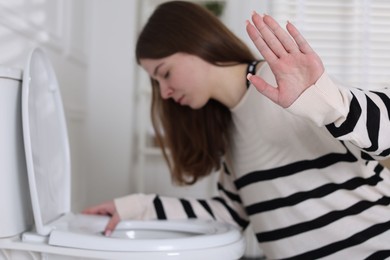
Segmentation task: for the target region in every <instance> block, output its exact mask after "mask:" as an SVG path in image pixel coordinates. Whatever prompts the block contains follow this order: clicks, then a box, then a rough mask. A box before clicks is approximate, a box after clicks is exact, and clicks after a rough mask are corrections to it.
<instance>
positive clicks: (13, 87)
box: [0, 66, 33, 238]
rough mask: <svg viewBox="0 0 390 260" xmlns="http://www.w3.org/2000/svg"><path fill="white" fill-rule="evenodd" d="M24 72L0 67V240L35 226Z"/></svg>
mask: <svg viewBox="0 0 390 260" xmlns="http://www.w3.org/2000/svg"><path fill="white" fill-rule="evenodd" d="M21 88H22V70H18V69H11V68H6V67H1V66H0V209H1V213H0V238H3V237H9V236H14V235H17V234H19V233H21V232H23V231H25V230H27V229H29V228H30V227H31V226H32V224H33V217H32V210H31V200H30V195H29V187H28V180H27V178H28V177H27V170H26V160H25V154H24V145H23V132H22V116H21Z"/></svg>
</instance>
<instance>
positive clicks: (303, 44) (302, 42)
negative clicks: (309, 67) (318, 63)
mask: <svg viewBox="0 0 390 260" xmlns="http://www.w3.org/2000/svg"><path fill="white" fill-rule="evenodd" d="M286 28H287V31H288V32H289V34H290V35H291V36H292V37H293V39H294V41H295V42H296V44H297V45H298V47H299V50H300V51H301V52H302V53H306V54H307V53H310V52H314V50H313V49H312V48H311V47H310V45H309V43H308V42H307V41H306V39H305V38H304V37H303V36H302V34H301V33H300V32H299V31H298V29H297V28H296V27H295V26H294V25H293V24H292V23H290V22H288V23H287V26H286Z"/></svg>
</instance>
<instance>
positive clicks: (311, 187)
mask: <svg viewBox="0 0 390 260" xmlns="http://www.w3.org/2000/svg"><path fill="white" fill-rule="evenodd" d="M257 74H258V75H260V76H261V77H263V78H264V79H265V80H266V81H268V82H269V83H270V84H272V85H276V83H275V79H274V76H273V74H272V72H271V70H270V69H269V67H268V65H266V64H265V65H263V66H262V67H261V68H260V69H259V71H258V72H257ZM389 96H390V91H389V90H387V89H384V90H381V91H362V90H358V89H348V88H344V87H342V86H338V85H336V84H335V83H334V82H333V81H332V80H331V79H330V78H329V77H328V76H327V74H326V73H325V74H323V75H322V76H321V78H320V79H319V80H318V81H317V82H316V84H314V85H313V86H311V87H310V88H308V89H307V90H306V91H305V92H304V93H302V95H301V96H300V97H299V98H298V100H297V101H295V102H294V104H293V105H292V106H290V107H289V108H288V109H283V108H281V107H279V106H278V105H276V104H274V103H273V102H272V101H270V100H268V99H267V98H266V97H264V96H263V95H261V94H260V93H258V92H257V90H256V89H255V88H254V87H253V86H250V88H249V89H248V91H247V93H246V94H245V95H244V97H243V98H242V99H241V101H240V102H239V104H237V105H236V106H235V107H234V108H232V109H231V112H232V116H233V130H232V142H231V147H230V148H231V149H230V150H229V152H228V153H227V154H226V156H225V161H224V164H223V165H224V167H223V170H222V171H221V173H220V178H219V182H218V190H219V194H220V195H219V196H218V197H215V198H211V199H205V200H199V199H194V198H185V199H184V198H170V197H163V196H158V195H156V194H133V195H130V196H126V197H123V198H118V199H116V200H115V204H116V207H117V210H118V213H119V215H120V216H121V218H122V219H178V218H204V219H216V220H219V221H223V222H229V223H232V224H234V225H238V226H240V227H241V228H243V229H244V228H246V227H247V225H248V224H249V222H250V223H251V225H252V227H253V229H254V231H255V235H256V237H257V240H258V242H259V246H260V247H261V248H262V251H263V252H264V254H265V255H266V256H267V258H270V259H319V258H324V259H365V258H367V259H383V258H386V257H388V256H390V242H389V241H390V207H389V204H390V174H389V171H388V170H387V169H386V168H384V167H383V166H381V164H379V163H378V161H377V160H378V159H383V158H385V157H387V156H389V154H390V134H388V133H387V132H390V112H389V111H390V99H389Z"/></svg>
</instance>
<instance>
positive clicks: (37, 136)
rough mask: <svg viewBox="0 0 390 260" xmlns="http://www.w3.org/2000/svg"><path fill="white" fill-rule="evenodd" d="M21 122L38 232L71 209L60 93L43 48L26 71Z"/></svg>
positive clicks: (45, 230) (33, 55)
mask: <svg viewBox="0 0 390 260" xmlns="http://www.w3.org/2000/svg"><path fill="white" fill-rule="evenodd" d="M22 123H23V138H24V145H25V153H26V163H27V172H28V181H29V186H30V194H31V201H32V208H33V214H34V220H35V227H36V231H37V233H38V234H40V235H48V234H49V233H50V231H51V230H52V228H51V227H50V226H49V225H48V224H49V223H50V222H51V221H53V220H54V219H57V218H58V217H59V216H61V215H63V214H64V213H67V212H69V211H70V154H69V143H68V135H67V130H66V123H65V116H64V111H63V106H62V101H61V94H60V89H59V85H58V81H57V78H56V75H55V73H54V70H53V67H52V65H51V63H50V61H49V59H48V58H47V56H46V54H45V53H44V51H43V50H42V49H40V48H36V49H34V50H32V51H31V53H30V55H29V56H28V60H27V63H26V66H25V69H24V73H23V86H22Z"/></svg>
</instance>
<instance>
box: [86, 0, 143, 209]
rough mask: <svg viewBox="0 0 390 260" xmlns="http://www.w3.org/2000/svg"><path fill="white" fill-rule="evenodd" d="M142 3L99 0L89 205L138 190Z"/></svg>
mask: <svg viewBox="0 0 390 260" xmlns="http://www.w3.org/2000/svg"><path fill="white" fill-rule="evenodd" d="M137 3H138V1H126V0H112V1H106V0H94V1H93V3H92V4H91V8H92V9H91V12H92V17H93V18H92V25H93V26H92V31H91V39H92V41H91V43H90V48H91V49H90V52H91V58H90V60H89V86H88V90H87V96H88V99H87V110H88V112H87V121H86V124H87V125H86V136H85V138H86V142H87V144H88V145H87V147H86V154H85V157H83V158H85V159H86V162H85V166H86V173H87V178H88V188H87V190H86V195H87V198H86V200H87V202H88V203H87V204H88V205H91V204H95V203H100V202H102V201H105V200H110V199H113V198H115V197H118V196H123V195H127V194H129V193H130V192H132V191H133V190H134V187H133V182H132V175H133V166H132V162H133V151H132V147H133V144H132V143H133V129H134V128H135V123H134V122H133V121H134V120H133V117H134V116H133V113H134V109H135V108H134V93H135V89H136V75H135V69H136V63H135V58H134V49H135V37H136V24H137V8H138V7H137Z"/></svg>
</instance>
